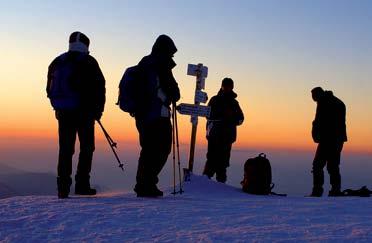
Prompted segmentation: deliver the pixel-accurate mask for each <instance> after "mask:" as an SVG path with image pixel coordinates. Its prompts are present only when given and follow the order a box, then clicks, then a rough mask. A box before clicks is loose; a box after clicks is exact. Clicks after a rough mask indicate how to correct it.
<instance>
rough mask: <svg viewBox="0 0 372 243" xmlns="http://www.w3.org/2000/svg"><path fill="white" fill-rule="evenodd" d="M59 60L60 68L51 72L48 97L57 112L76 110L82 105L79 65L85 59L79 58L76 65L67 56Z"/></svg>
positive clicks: (55, 68)
mask: <svg viewBox="0 0 372 243" xmlns="http://www.w3.org/2000/svg"><path fill="white" fill-rule="evenodd" d="M59 58H60V60H59V63H58V64H57V65H58V66H57V67H54V68H53V70H51V74H50V75H51V77H50V84H49V85H48V97H49V99H50V103H51V105H52V106H53V108H54V109H55V110H71V109H76V108H78V107H79V105H80V94H79V92H78V90H77V86H78V82H79V80H78V75H76V72H77V71H78V70H77V68H78V67H77V63H78V62H80V61H81V60H82V59H83V58H84V57H79V58H78V59H77V61H76V62H75V63H74V62H71V61H68V60H67V54H64V55H62V56H60V57H59Z"/></svg>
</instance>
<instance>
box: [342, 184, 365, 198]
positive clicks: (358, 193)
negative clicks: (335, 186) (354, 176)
mask: <svg viewBox="0 0 372 243" xmlns="http://www.w3.org/2000/svg"><path fill="white" fill-rule="evenodd" d="M342 193H343V194H344V196H349V197H352V196H355V197H358V196H359V197H370V196H371V194H372V191H370V190H369V189H368V188H367V187H366V186H363V187H361V188H360V189H358V190H353V189H346V190H343V191H342Z"/></svg>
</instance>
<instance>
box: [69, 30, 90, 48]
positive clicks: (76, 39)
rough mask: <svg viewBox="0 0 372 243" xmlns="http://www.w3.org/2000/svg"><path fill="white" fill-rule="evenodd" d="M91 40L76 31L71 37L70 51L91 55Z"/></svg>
mask: <svg viewBox="0 0 372 243" xmlns="http://www.w3.org/2000/svg"><path fill="white" fill-rule="evenodd" d="M89 43H90V41H89V38H88V37H87V36H86V35H84V34H83V33H81V32H79V31H75V32H73V33H72V34H71V35H70V39H69V48H68V50H69V51H77V52H83V53H89Z"/></svg>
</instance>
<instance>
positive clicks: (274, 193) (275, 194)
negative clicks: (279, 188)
mask: <svg viewBox="0 0 372 243" xmlns="http://www.w3.org/2000/svg"><path fill="white" fill-rule="evenodd" d="M270 195H274V196H280V197H286V196H287V194H284V193H276V192H270Z"/></svg>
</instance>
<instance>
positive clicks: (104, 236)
mask: <svg viewBox="0 0 372 243" xmlns="http://www.w3.org/2000/svg"><path fill="white" fill-rule="evenodd" d="M184 188H185V193H184V194H182V195H176V196H174V195H172V194H170V192H171V189H169V190H168V191H167V193H166V195H165V196H164V197H163V198H158V199H149V198H137V197H136V196H135V194H134V193H132V192H129V193H123V192H122V193H106V194H101V195H98V196H96V197H89V198H88V197H74V196H73V197H72V198H71V199H65V200H60V199H57V197H56V196H19V197H12V198H7V199H2V200H0V241H4V242H46V241H53V242H77V241H79V242H81V241H88V242H91V241H98V242H153V241H157V242H281V241H285V242H287V241H289V242H301V241H322V242H323V241H325V242H328V241H337V242H343V241H360V242H371V241H372V204H371V198H359V197H355V198H354V197H344V198H325V197H323V198H305V197H278V196H255V195H249V194H245V193H242V192H241V191H240V189H239V188H234V187H231V186H227V185H224V184H221V183H217V182H214V181H211V180H208V179H207V178H205V177H202V176H192V178H191V182H186V183H185V184H184Z"/></svg>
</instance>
